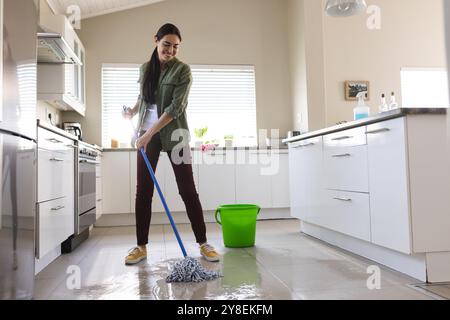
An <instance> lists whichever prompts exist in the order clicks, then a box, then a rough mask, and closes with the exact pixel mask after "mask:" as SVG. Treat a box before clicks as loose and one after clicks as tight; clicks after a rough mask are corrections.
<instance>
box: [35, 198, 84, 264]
mask: <svg viewBox="0 0 450 320" xmlns="http://www.w3.org/2000/svg"><path fill="white" fill-rule="evenodd" d="M37 211H38V212H37V217H38V218H37V230H38V232H37V236H36V240H37V246H36V248H37V257H38V258H39V259H40V258H42V257H43V256H45V255H46V254H47V253H49V252H50V251H51V250H53V249H55V248H56V247H58V246H59V245H60V244H61V243H62V242H63V241H64V240H66V239H67V238H68V237H70V236H71V235H72V234H73V233H74V223H75V210H74V205H73V198H67V197H66V198H61V199H57V200H53V201H48V202H44V203H39V204H38V210H37Z"/></svg>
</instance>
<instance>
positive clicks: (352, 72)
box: [289, 0, 446, 130]
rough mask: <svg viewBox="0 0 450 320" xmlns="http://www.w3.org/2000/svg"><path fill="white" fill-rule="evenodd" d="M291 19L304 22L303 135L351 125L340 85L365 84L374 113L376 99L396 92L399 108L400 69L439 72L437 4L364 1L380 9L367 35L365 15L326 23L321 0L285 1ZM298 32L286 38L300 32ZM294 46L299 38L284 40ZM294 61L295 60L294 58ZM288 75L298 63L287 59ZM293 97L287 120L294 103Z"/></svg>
mask: <svg viewBox="0 0 450 320" xmlns="http://www.w3.org/2000/svg"><path fill="white" fill-rule="evenodd" d="M302 2H303V6H304V8H303V12H304V14H303V15H302V14H301V13H300V10H297V11H296V13H294V15H297V19H302V18H303V19H304V21H305V29H304V32H305V36H304V42H305V47H306V49H305V50H306V70H307V76H306V78H307V92H308V108H307V109H308V110H307V111H308V119H309V129H310V130H314V129H319V128H322V127H325V126H330V125H333V124H335V123H336V122H338V121H342V120H346V121H349V120H352V118H353V107H354V105H355V102H348V101H345V98H344V82H345V81H346V80H368V81H370V82H371V99H370V101H368V105H369V106H370V107H371V112H372V113H376V112H377V111H378V104H379V97H380V95H381V93H386V94H389V93H390V92H391V91H394V92H396V94H397V96H398V98H399V102H400V103H401V101H402V99H401V91H400V88H401V81H400V69H401V68H402V67H445V66H446V55H445V42H444V18H443V0H427V1H423V0H368V1H367V3H368V5H378V6H379V7H380V8H381V29H380V30H374V31H373V30H369V29H368V28H367V26H366V22H367V19H368V18H369V15H367V14H361V15H358V16H354V17H348V18H332V17H328V16H326V15H325V13H324V5H325V2H326V0H290V2H289V6H290V9H292V10H293V9H295V6H301V5H302ZM300 28H301V26H300V25H297V26H296V28H294V29H292V30H290V33H293V34H297V33H299V32H301V29H300ZM290 38H291V39H293V40H292V41H294V46H295V45H297V46H301V44H298V43H297V44H295V41H297V42H298V41H302V38H296V37H295V36H292V35H291V36H290ZM299 57H300V56H299ZM291 60H292V63H291V69H300V70H301V69H302V67H303V61H302V59H301V57H300V59H298V60H295V59H291ZM296 94H298V93H296V92H295V91H294V93H293V98H292V99H293V104H294V107H293V115H294V117H295V113H296V112H297V111H296V108H298V107H296V106H295V104H296V101H297V100H296V97H295V95H296Z"/></svg>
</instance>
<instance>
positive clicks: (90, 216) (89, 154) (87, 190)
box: [75, 141, 99, 234]
mask: <svg viewBox="0 0 450 320" xmlns="http://www.w3.org/2000/svg"><path fill="white" fill-rule="evenodd" d="M98 156H99V152H98V151H97V150H96V149H95V148H93V147H92V146H90V145H87V144H85V143H83V142H81V141H80V142H78V181H77V182H78V192H77V197H78V207H77V212H78V221H76V224H75V227H76V233H78V234H81V233H82V232H83V231H84V230H86V229H88V228H89V227H90V226H92V225H93V224H94V223H95V220H96V210H95V209H96V168H97V165H98V163H99V162H98Z"/></svg>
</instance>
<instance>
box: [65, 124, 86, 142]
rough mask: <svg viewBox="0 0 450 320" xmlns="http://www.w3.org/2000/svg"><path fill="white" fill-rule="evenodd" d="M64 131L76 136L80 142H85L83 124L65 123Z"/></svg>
mask: <svg viewBox="0 0 450 320" xmlns="http://www.w3.org/2000/svg"><path fill="white" fill-rule="evenodd" d="M63 125H64V131H67V132H68V133H70V134H72V135H74V136H76V137H77V138H78V140H80V141H83V138H82V137H83V131H82V130H81V124H79V123H74V122H65V123H64V124H63Z"/></svg>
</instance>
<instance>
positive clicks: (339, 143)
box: [323, 126, 367, 150]
mask: <svg viewBox="0 0 450 320" xmlns="http://www.w3.org/2000/svg"><path fill="white" fill-rule="evenodd" d="M366 144H367V139H366V130H365V127H364V126H362V127H358V128H353V129H347V130H343V131H338V132H335V133H330V134H327V135H325V136H324V137H323V147H324V149H325V150H326V149H334V148H338V149H340V148H345V147H356V146H362V145H366Z"/></svg>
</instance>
